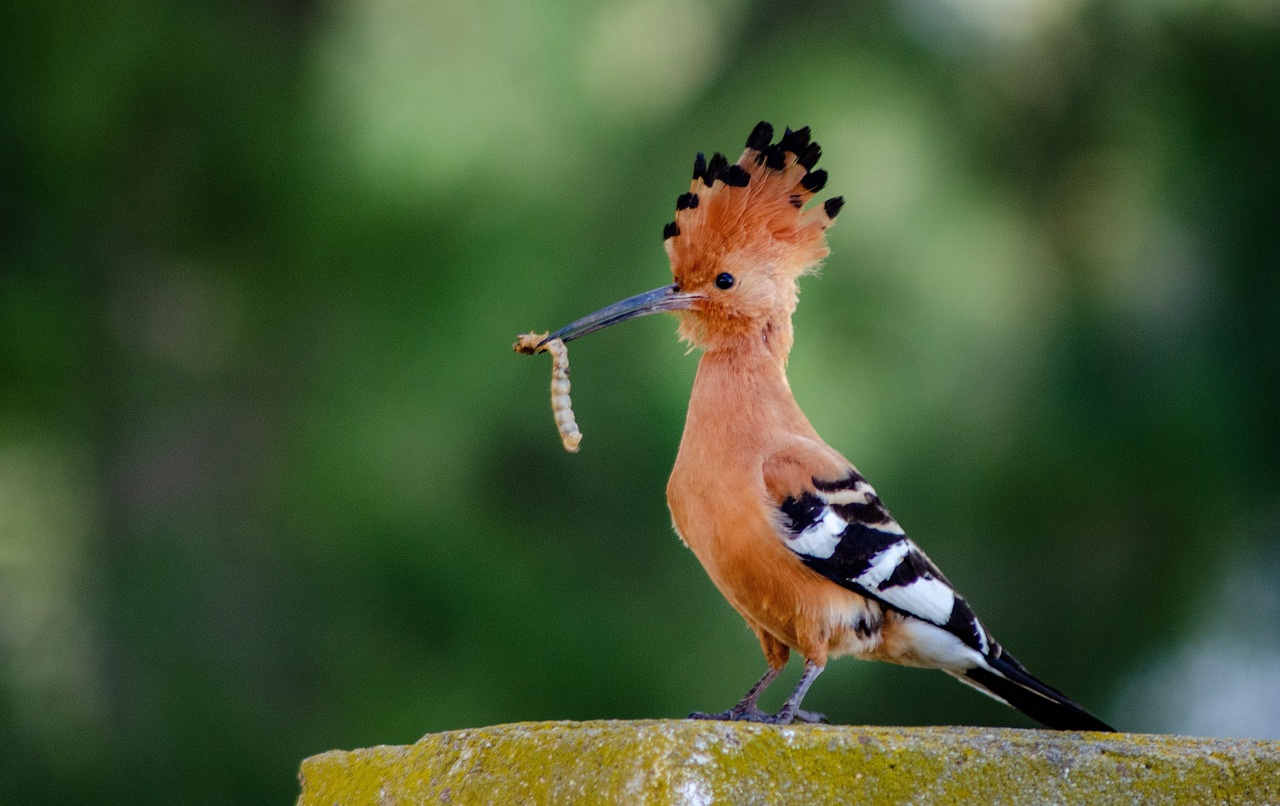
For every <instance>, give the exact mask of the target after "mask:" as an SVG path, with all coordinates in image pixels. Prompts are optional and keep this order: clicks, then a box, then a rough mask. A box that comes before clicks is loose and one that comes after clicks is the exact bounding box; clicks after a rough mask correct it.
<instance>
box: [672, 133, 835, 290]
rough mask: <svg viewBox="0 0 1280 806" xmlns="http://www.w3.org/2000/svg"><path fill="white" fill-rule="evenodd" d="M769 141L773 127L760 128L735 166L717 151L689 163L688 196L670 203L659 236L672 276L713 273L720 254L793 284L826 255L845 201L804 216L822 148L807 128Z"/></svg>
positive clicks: (819, 180) (815, 187)
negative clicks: (762, 266)
mask: <svg viewBox="0 0 1280 806" xmlns="http://www.w3.org/2000/svg"><path fill="white" fill-rule="evenodd" d="M772 139H773V126H771V125H769V124H768V123H766V122H764V121H761V122H760V123H758V124H757V125H756V127H755V129H753V130H752V132H751V136H750V137H748V138H747V148H746V150H745V151H743V152H742V156H741V157H740V158H739V159H738V161H737V162H736V163H733V164H730V163H729V161H728V159H727V158H726V157H725V156H724V155H723V154H720V153H718V152H717V153H715V154H713V155H712V156H711V159H710V160H708V159H706V157H704V156H703V155H702V154H699V155H698V156H697V158H696V159H695V160H694V162H693V181H692V182H691V183H690V186H689V192H688V193H685V194H683V195H681V196H679V197H678V198H677V199H676V217H675V220H674V221H672V222H671V223H669V224H667V225H666V227H665V229H664V230H663V237H664V239H665V242H666V249H667V255H668V256H669V257H670V258H671V263H672V266H673V267H674V268H675V269H676V270H677V273H679V272H680V270H684V271H686V272H693V271H696V269H697V267H705V268H706V270H707V271H713V270H714V267H715V266H716V265H717V264H718V263H720V262H721V260H722V259H723V258H724V257H725V256H726V255H729V254H732V253H744V254H746V255H749V256H751V258H752V259H753V260H754V261H758V262H768V263H769V264H771V265H772V266H773V267H774V268H775V270H779V271H784V272H786V273H788V274H790V275H791V276H792V277H798V276H800V275H801V274H804V273H805V272H806V271H810V270H812V269H814V268H815V267H817V265H818V263H819V262H821V261H822V259H823V258H825V257H826V256H827V243H826V237H825V235H824V233H825V232H826V229H827V227H829V226H831V222H832V221H833V220H834V219H835V217H836V214H837V213H839V212H840V208H841V206H842V205H843V204H844V200H843V199H841V198H839V197H836V198H832V199H828V200H827V201H826V202H825V203H824V204H822V205H818V206H815V207H812V208H810V209H807V210H806V209H805V204H806V203H807V202H808V201H809V200H810V199H812V198H813V196H814V194H815V193H818V192H819V191H820V190H822V188H823V187H824V186H825V185H826V183H827V172H826V171H824V170H821V169H818V170H814V165H816V164H817V162H818V158H819V157H820V156H821V155H822V148H821V147H820V146H819V145H818V144H817V143H816V142H813V141H812V140H810V139H809V127H808V126H806V127H804V128H802V129H798V130H796V131H791V130H790V129H787V130H786V131H785V132H784V133H783V135H782V137H781V138H780V139H779V140H778V142H776V143H773V142H771V141H772ZM690 279H691V280H693V279H696V278H690Z"/></svg>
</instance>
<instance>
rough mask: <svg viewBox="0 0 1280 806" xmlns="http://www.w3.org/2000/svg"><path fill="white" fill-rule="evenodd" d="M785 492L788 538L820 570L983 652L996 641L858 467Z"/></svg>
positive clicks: (784, 532)
mask: <svg viewBox="0 0 1280 806" xmlns="http://www.w3.org/2000/svg"><path fill="white" fill-rule="evenodd" d="M779 497H780V498H781V500H780V502H779V504H778V510H779V513H780V515H781V518H780V523H781V531H782V537H783V539H784V541H785V543H786V545H787V548H789V549H791V550H792V551H793V552H795V553H796V554H797V555H799V556H800V559H801V560H803V561H804V563H805V564H806V565H808V566H809V567H810V568H812V569H813V570H815V571H817V572H818V573H820V574H822V575H823V576H825V577H827V578H829V579H831V580H832V581H834V582H836V583H838V584H839V585H842V586H843V587H845V588H848V589H850V590H852V591H855V592H856V593H860V594H862V595H863V596H867V597H869V598H871V599H874V600H876V601H878V602H880V603H881V604H883V605H885V606H886V607H888V608H890V609H891V610H896V611H897V612H899V613H901V614H903V615H906V616H910V617H913V618H916V619H920V620H921V621H924V622H927V623H929V624H932V625H933V626H935V627H939V628H941V629H943V630H945V631H946V632H948V633H950V634H951V635H953V636H955V637H956V638H958V639H959V640H960V641H961V643H963V644H964V645H965V646H967V647H970V648H971V649H974V650H976V651H977V652H979V653H981V654H982V655H988V654H989V653H990V652H991V651H992V649H993V648H995V646H996V645H995V642H994V641H993V640H992V638H991V636H990V635H989V634H988V633H987V631H986V629H985V628H984V627H983V626H982V624H981V622H979V621H978V618H977V616H975V615H974V613H973V610H972V609H971V608H970V607H969V605H968V603H967V602H965V600H964V597H962V596H961V595H960V594H959V593H957V592H956V590H955V588H954V587H953V586H952V585H951V582H950V581H949V580H948V579H947V578H946V577H945V576H944V575H943V573H942V572H941V571H939V570H938V567H937V566H936V565H934V564H933V562H932V561H930V559H929V558H928V557H927V556H925V553H924V552H923V551H921V550H920V547H919V546H917V545H916V544H915V543H914V542H913V541H912V540H911V539H910V538H908V537H907V536H906V534H905V533H904V532H903V530H902V527H901V526H899V525H898V522H897V521H896V520H894V519H893V516H892V515H890V514H889V512H888V510H886V509H885V507H884V505H883V504H882V503H881V502H880V497H879V496H877V495H876V491H875V490H874V489H873V488H872V486H871V485H870V484H868V483H867V480H866V479H864V478H863V477H862V475H861V474H859V473H858V472H857V471H856V470H850V471H849V473H848V474H847V475H845V476H843V477H841V478H838V479H835V480H830V481H826V480H822V479H812V480H811V484H810V485H808V487H807V489H805V490H803V491H799V492H792V493H790V494H788V495H786V496H785V497H782V496H779Z"/></svg>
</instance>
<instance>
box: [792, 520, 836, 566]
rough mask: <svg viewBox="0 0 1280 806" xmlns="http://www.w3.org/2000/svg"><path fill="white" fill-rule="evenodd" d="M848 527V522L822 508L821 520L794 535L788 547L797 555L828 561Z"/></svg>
mask: <svg viewBox="0 0 1280 806" xmlns="http://www.w3.org/2000/svg"><path fill="white" fill-rule="evenodd" d="M848 526H849V522H848V521H846V520H845V519H844V518H842V517H840V516H839V515H837V514H836V513H834V512H832V511H831V508H830V507H823V510H822V518H821V520H818V521H816V522H814V523H813V524H810V526H809V527H808V528H807V529H805V530H804V531H803V532H801V533H800V534H798V535H796V537H795V538H793V539H792V540H791V542H790V544H789V546H790V548H791V550H792V551H794V552H796V553H798V554H806V555H808V556H810V557H817V558H818V559H820V560H829V559H831V555H832V554H835V552H836V546H838V545H840V538H841V536H842V535H843V534H844V530H845V529H847V528H848Z"/></svg>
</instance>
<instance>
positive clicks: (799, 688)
mask: <svg viewBox="0 0 1280 806" xmlns="http://www.w3.org/2000/svg"><path fill="white" fill-rule="evenodd" d="M823 668H824V667H822V666H819V665H818V664H816V663H814V662H813V661H811V660H805V662H804V674H802V675H800V682H799V683H798V684H796V690H795V691H793V692H791V696H790V697H788V698H787V701H786V702H784V703H783V704H782V710H781V711H779V712H778V713H777V714H775V715H773V716H772V717H770V718H769V719H767V720H766V721H767V722H772V723H773V724H775V725H789V724H791V722H792V721H793V720H797V719H798V720H800V721H801V722H811V723H812V722H826V721H827V718H826V717H825V716H823V715H822V714H818V713H814V712H812V711H802V710H801V709H800V702H801V700H803V699H804V695H805V694H807V693H808V692H809V686H812V685H813V681H814V680H817V679H818V675H820V674H822V669H823Z"/></svg>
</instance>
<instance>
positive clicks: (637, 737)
mask: <svg viewBox="0 0 1280 806" xmlns="http://www.w3.org/2000/svg"><path fill="white" fill-rule="evenodd" d="M299 779H300V780H301V782H302V795H301V797H299V799H298V804H299V806H321V805H322V804H323V806H331V804H379V805H380V806H381V805H382V804H401V803H455V804H468V803H485V804H490V803H492V804H524V803H574V804H578V803H644V804H650V803H651V804H712V803H796V804H803V803H854V804H880V803H948V804H950V803H974V804H998V803H1010V804H1012V803H1017V804H1028V803H1055V804H1056V803H1087V804H1108V803H1134V804H1160V803H1179V804H1183V803H1185V804H1194V805H1195V806H1203V805H1204V804H1254V803H1256V804H1280V742H1274V741H1257V740H1249V739H1198V738H1189V737H1184V736H1155V735H1144V734H1123V733H1122V734H1107V733H1060V732H1056V731H1045V730H1014V729H1009V728H868V727H853V726H843V725H804V726H792V727H776V726H772V725H755V724H749V723H741V722H739V723H723V722H696V721H688V720H682V721H652V722H536V723H522V724H515V725H496V726H494V727H489V728H476V729H472V730H458V731H450V732H448V733H436V734H430V735H427V736H424V737H423V738H422V740H421V741H419V742H418V743H417V744H414V745H408V746H404V747H388V746H383V747H372V748H367V749H364V750H352V751H349V752H347V751H339V750H334V751H331V752H328V753H321V754H320V755H317V756H312V757H311V758H309V759H307V760H306V761H304V762H303V763H302V770H301V772H300V774H299Z"/></svg>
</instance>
